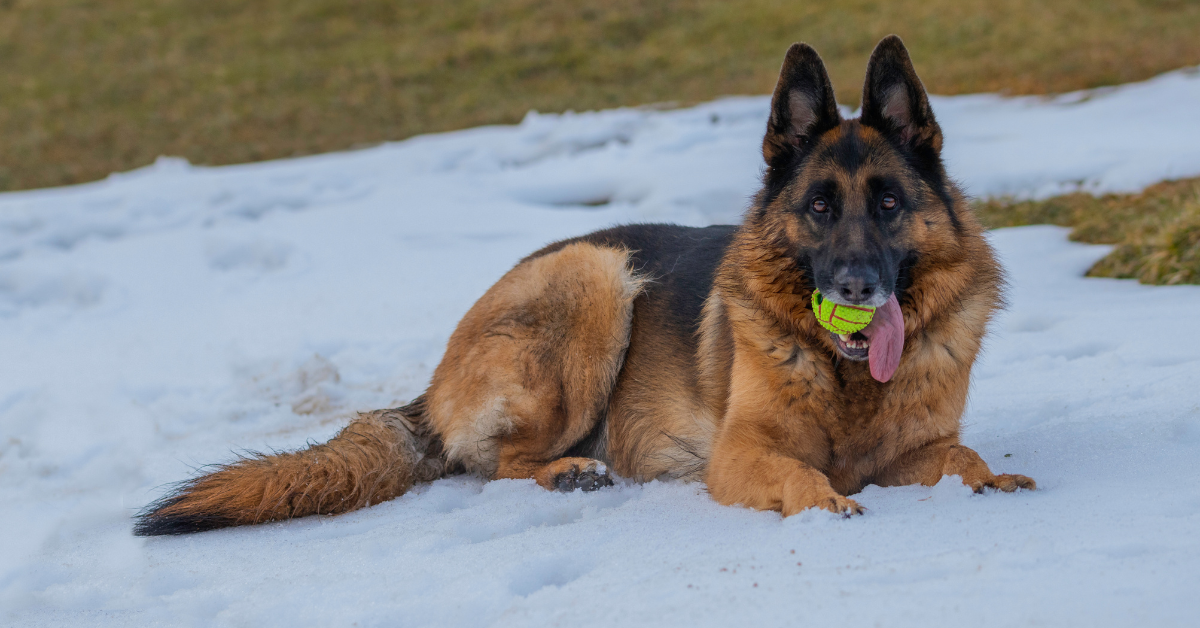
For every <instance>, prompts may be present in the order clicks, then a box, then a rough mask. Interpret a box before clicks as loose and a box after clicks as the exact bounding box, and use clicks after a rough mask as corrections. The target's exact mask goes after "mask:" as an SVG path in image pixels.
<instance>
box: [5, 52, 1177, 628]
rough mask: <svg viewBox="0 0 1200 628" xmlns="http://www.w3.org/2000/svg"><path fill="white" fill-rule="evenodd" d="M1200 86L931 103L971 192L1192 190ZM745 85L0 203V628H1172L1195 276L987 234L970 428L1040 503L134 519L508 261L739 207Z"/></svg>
mask: <svg viewBox="0 0 1200 628" xmlns="http://www.w3.org/2000/svg"><path fill="white" fill-rule="evenodd" d="M1197 103H1200V76H1198V75H1197V73H1196V71H1195V70H1188V71H1179V72H1175V73H1171V74H1168V75H1164V76H1161V77H1159V78H1156V79H1154V80H1151V81H1148V82H1145V83H1140V84H1134V85H1127V86H1122V87H1119V88H1114V89H1108V90H1102V91H1095V92H1081V93H1077V94H1069V95H1066V96H1062V97H1058V98H1053V99H1042V98H1018V99H1005V98H1001V97H998V96H991V95H978V96H965V97H953V98H935V99H934V106H935V108H936V110H937V113H938V116H939V120H940V121H941V123H942V126H943V129H944V131H945V133H946V138H947V143H946V150H945V154H946V157H947V161H948V167H949V169H950V171H951V173H952V174H953V175H954V176H956V177H959V178H960V180H961V181H962V182H963V183H964V185H965V187H966V188H967V189H969V190H970V191H971V192H972V193H974V194H979V195H997V194H1012V195H1019V196H1044V195H1047V194H1051V193H1055V192H1058V191H1062V190H1070V189H1084V190H1088V191H1096V192H1098V191H1110V190H1134V189H1138V188H1140V187H1142V186H1145V185H1147V184H1150V183H1152V182H1154V181H1157V180H1159V179H1161V178H1164V177H1180V176H1190V175H1197V174H1200V118H1197V117H1196V116H1195V115H1194V112H1195V110H1196V106H1197ZM766 110H767V100H766V99H765V98H762V97H752V98H750V97H742V98H726V99H722V100H718V101H715V102H712V103H707V104H703V105H700V106H696V107H692V108H689V109H683V110H675V111H655V110H649V109H621V110H614V111H603V112H595V113H583V114H565V115H538V114H530V115H529V116H528V117H527V118H526V119H525V120H524V122H522V123H521V124H520V125H517V126H509V127H485V128H478V129H471V130H467V131H461V132H457V133H449V134H443V135H435V136H426V137H419V138H414V139H412V140H409V141H406V142H401V143H396V144H388V145H384V146H380V147H377V148H373V149H368V150H361V151H356V152H348V153H340V154H330V155H321V156H316V157H309V158H302V159H293V160H285V161H276V162H268V163H260V164H252V165H244V166H233V167H222V168H200V167H194V166H191V165H189V164H187V163H186V162H185V161H182V160H178V159H168V158H164V159H161V160H160V161H159V162H158V163H156V164H154V165H153V166H151V167H148V168H144V169H141V170H138V171H134V172H129V173H124V174H117V175H113V176H112V177H110V178H108V179H107V180H105V181H102V182H98V183H94V184H88V185H81V186H75V187H70V188H61V189H51V190H40V191H31V192H18V193H9V194H3V195H0V356H3V358H4V359H3V361H2V362H0V503H3V504H4V508H3V509H0V530H3V534H0V622H7V623H11V624H12V625H21V626H41V625H50V626H57V625H71V626H93V625H95V626H122V625H137V626H142V625H153V624H164V625H185V626H186V625H197V626H211V625H219V626H225V625H228V626H241V625H255V626H327V625H347V626H348V625H360V626H375V625H379V626H425V625H439V626H440V625H458V626H468V625H488V624H496V625H506V626H523V625H530V626H534V625H536V626H542V625H551V624H554V625H580V624H582V625H598V624H603V625H620V626H626V625H692V626H724V625H751V624H765V625H782V624H788V625H796V624H815V623H817V622H826V623H827V622H831V621H836V622H840V623H846V624H849V625H887V626H903V625H920V626H934V625H971V626H989V625H1014V624H1030V625H1035V624H1036V625H1055V626H1057V625H1080V626H1105V625H1133V624H1137V625H1156V626H1184V625H1194V622H1195V615H1196V613H1197V611H1200V601H1198V598H1197V597H1196V594H1195V593H1196V591H1197V590H1198V589H1200V482H1197V480H1198V479H1200V473H1198V472H1197V470H1196V460H1197V459H1198V457H1200V399H1198V398H1197V397H1196V395H1195V392H1194V391H1195V390H1196V389H1197V384H1200V361H1198V360H1200V358H1198V357H1197V356H1200V335H1197V334H1194V333H1190V332H1184V333H1178V332H1174V331H1173V330H1177V329H1179V327H1180V325H1179V323H1180V321H1181V320H1189V317H1190V318H1194V316H1195V315H1194V312H1195V311H1196V310H1197V309H1200V287H1195V286H1179V287H1148V286H1141V285H1138V284H1136V283H1133V282H1129V281H1116V280H1105V279H1084V278H1083V277H1082V273H1083V272H1084V270H1085V269H1086V268H1087V267H1088V266H1089V265H1090V264H1091V263H1092V262H1093V261H1094V260H1096V259H1098V258H1100V257H1101V256H1103V255H1104V254H1105V252H1106V249H1105V247H1098V246H1087V245H1080V244H1074V243H1070V242H1068V241H1067V240H1066V232H1065V231H1064V230H1062V229H1058V228H1054V227H1028V228H1020V229H1007V230H1002V231H997V232H994V233H993V235H992V239H993V242H994V243H995V245H996V246H997V248H998V250H999V251H1000V254H1001V255H1002V257H1003V259H1004V262H1005V265H1006V266H1007V268H1008V270H1009V273H1010V279H1011V283H1012V288H1011V300H1012V306H1011V308H1010V309H1009V311H1007V312H1006V313H1005V314H1004V315H1003V316H1001V318H1000V319H999V320H998V321H997V322H996V323H995V324H994V325H993V328H992V330H993V331H992V334H991V336H990V337H989V339H988V342H987V346H986V351H985V355H984V356H983V358H982V359H981V361H980V362H979V363H978V365H977V368H976V371H975V380H974V384H973V389H972V397H971V402H970V405H969V408H968V410H967V414H966V417H965V425H966V428H965V432H964V440H965V441H966V443H967V444H968V445H970V446H972V447H974V448H975V449H977V450H978V451H979V452H980V453H981V454H982V455H983V457H984V458H985V459H986V460H987V461H988V462H989V463H990V464H991V465H992V467H993V469H995V470H996V471H997V472H1020V473H1025V474H1028V475H1030V476H1032V477H1034V478H1035V479H1037V480H1038V483H1039V490H1038V491H1036V492H1021V493H1017V494H986V495H973V494H971V492H970V491H969V490H967V489H965V488H963V487H962V486H961V485H960V484H959V483H958V482H957V480H955V479H954V478H948V479H945V480H944V481H943V482H942V483H941V484H939V485H937V486H936V487H904V488H891V489H881V488H877V487H870V488H868V489H867V490H866V491H864V492H863V493H862V494H861V495H859V496H858V497H856V499H857V500H858V501H859V502H860V503H861V504H863V505H864V506H866V507H867V508H868V509H869V510H868V512H867V514H866V515H864V516H862V517H857V518H854V519H849V520H843V519H839V518H836V517H833V516H831V515H828V514H826V513H823V512H806V513H803V514H801V515H798V516H795V517H792V518H789V519H786V520H784V519H781V518H780V517H779V515H777V514H775V513H763V512H754V511H750V510H746V509H741V508H728V507H721V506H718V505H716V504H715V503H714V502H712V500H711V499H709V498H708V497H707V495H706V494H705V493H704V491H703V487H702V486H698V485H689V484H677V483H659V482H651V483H649V484H645V485H637V484H632V483H628V482H625V483H620V484H619V485H618V486H616V487H614V488H612V489H606V490H603V491H600V492H597V493H590V494H583V493H573V494H555V493H549V492H546V491H544V490H542V489H540V488H538V487H536V486H535V485H534V484H533V483H532V482H531V481H507V480H506V481H498V482H491V483H483V482H482V481H480V480H479V479H476V478H471V477H459V478H450V479H445V480H441V481H438V482H435V483H433V484H431V485H426V486H424V487H421V488H419V489H418V490H415V491H413V492H411V493H409V494H408V495H405V496H404V497H402V498H400V499H397V500H395V501H393V502H389V503H386V504H382V505H379V506H376V507H374V508H369V509H366V510H363V511H359V512H355V513H351V514H347V515H343V516H339V517H332V518H330V517H313V518H307V519H302V520H297V521H290V522H285V523H276V524H269V525H264V526H258V527H250V528H239V529H232V530H222V531H217V532H211V533H205V534H201V535H194V536H188V537H178V538H151V539H143V538H135V537H133V536H131V535H130V526H131V519H130V517H131V515H132V513H133V512H135V511H136V510H137V509H138V508H140V507H141V506H143V505H145V504H146V503H147V502H149V501H151V500H152V499H154V498H155V497H157V496H159V495H160V494H161V490H162V489H161V485H162V484H164V483H167V482H171V481H175V480H179V479H183V478H185V477H187V476H188V475H189V474H190V473H191V472H192V467H193V466H197V465H202V464H205V463H211V462H220V461H224V460H228V459H229V458H230V457H231V455H232V454H231V451H236V450H239V449H241V448H249V449H258V450H262V449H269V448H277V449H285V448H294V447H300V446H303V445H304V444H305V443H306V442H308V441H309V440H314V441H321V440H324V439H326V438H328V437H330V436H331V435H332V434H333V433H334V432H336V430H337V429H338V428H339V427H340V425H342V424H343V422H344V421H345V419H346V417H347V416H348V415H349V414H350V413H351V412H352V411H354V410H365V409H373V408H380V407H392V406H395V405H397V404H399V403H402V402H404V401H407V400H408V399H410V398H412V397H413V396H415V395H417V394H419V393H420V392H421V390H422V389H423V386H424V384H425V383H426V381H427V380H428V377H429V375H430V373H431V370H432V368H433V366H434V365H436V363H437V361H438V359H439V357H440V354H441V351H442V348H443V346H444V343H445V341H446V339H447V337H448V336H449V333H450V331H451V330H452V328H453V326H454V324H455V323H456V322H457V319H458V317H459V316H460V315H461V314H462V313H463V312H464V311H465V310H466V309H467V308H468V307H469V306H470V305H471V303H472V301H473V300H474V299H475V298H476V297H477V296H478V295H480V294H481V293H482V292H483V291H484V290H485V289H486V288H487V287H488V286H489V285H490V284H491V283H492V282H493V281H494V280H495V279H496V278H498V277H499V276H500V275H501V274H502V273H503V272H504V271H506V270H507V269H508V268H509V267H510V266H511V265H512V264H513V263H514V262H515V261H516V260H517V259H519V258H520V257H522V256H523V255H525V254H527V253H528V252H530V251H532V250H534V249H536V248H538V247H539V246H541V245H543V244H545V243H546V242H549V241H552V240H554V239H558V238H562V237H566V236H570V235H576V234H580V233H583V232H586V231H589V230H592V229H596V228H601V227H605V226H609V225H612V224H615V223H619V222H630V221H672V222H679V223H683V224H692V225H702V224H709V223H713V222H731V221H735V220H737V218H738V215H739V214H740V212H741V210H742V208H743V207H744V206H745V203H746V200H747V199H748V197H749V196H750V195H751V194H752V193H753V192H754V190H755V188H756V186H757V178H758V176H759V171H760V161H761V160H760V157H759V154H758V151H759V146H760V141H761V133H762V130H763V127H764V120H765V116H766Z"/></svg>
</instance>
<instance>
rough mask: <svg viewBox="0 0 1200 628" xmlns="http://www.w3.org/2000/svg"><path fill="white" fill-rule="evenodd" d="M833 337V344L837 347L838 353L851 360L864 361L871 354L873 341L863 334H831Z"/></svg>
mask: <svg viewBox="0 0 1200 628" xmlns="http://www.w3.org/2000/svg"><path fill="white" fill-rule="evenodd" d="M830 335H832V336H833V343H834V344H835V345H837V350H838V353H840V354H842V357H845V358H847V359H850V360H855V361H862V360H866V359H867V356H868V355H869V354H870V349H871V340H870V339H869V338H867V337H866V336H864V335H863V333H862V332H858V331H856V332H854V333H852V334H830Z"/></svg>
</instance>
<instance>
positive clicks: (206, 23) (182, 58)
mask: <svg viewBox="0 0 1200 628" xmlns="http://www.w3.org/2000/svg"><path fill="white" fill-rule="evenodd" d="M891 32H896V33H899V34H900V35H901V36H902V37H904V38H905V41H906V42H907V43H908V44H909V46H910V48H911V51H912V54H913V58H914V60H915V62H916V64H917V68H918V70H919V72H920V73H921V75H922V77H923V78H924V79H925V81H926V83H927V85H928V87H929V88H930V89H931V90H932V91H934V92H937V93H942V94H954V93H965V92H978V91H1001V92H1008V93H1013V94H1026V93H1049V92H1062V91H1068V90H1073V89H1079V88H1085V87H1095V86H1100V85H1109V84H1115V83H1122V82H1127V81H1133V80H1138V79H1144V78H1148V77H1150V76H1153V75H1154V74H1157V73H1160V72H1163V71H1166V70H1171V69H1174V68H1177V67H1181V66H1185V65H1194V64H1197V63H1200V37H1197V33H1198V32H1200V2H1197V1H1196V0H1111V1H1096V0H1056V1H1055V2H1045V1H1043V0H1036V1H1035V0H894V1H890V2H885V1H868V0H838V1H834V0H812V1H807V2H805V1H803V0H788V1H775V0H755V1H747V2H715V1H709V0H686V1H685V0H660V1H656V2H634V1H632V0H605V1H603V2H594V1H582V0H576V1H565V0H488V1H483V0H461V1H457V2H454V1H446V0H439V1H431V0H405V1H398V0H390V1H386V2H385V1H383V0H287V1H284V0H257V1H255V0H251V1H247V0H240V1H233V0H156V1H155V2H145V1H133V0H103V1H101V0H0V189H20V188H30V187H40V186H49V185H60V184H66V183H75V182H81V181H87V180H91V179H96V178H99V177H103V176H104V175H106V174H108V173H109V172H113V171H119V170H127V169H130V168H134V167H137V166H142V165H145V164H147V163H150V162H152V161H153V160H154V158H155V157H156V156H158V155H161V154H166V155H182V156H184V157H186V158H188V159H189V160H191V161H192V162H193V163H203V164H224V163H234V162H245V161H255V160H261V159H268V158H276V157H284V156H290V155H302V154H309V153H316V152H323V151H329V150H338V149H346V148H351V147H354V146H358V145H363V144H370V143H376V142H380V141H384V140H397V139H402V138H404V137H408V136H411V135H414V134H417V133H425V132H431V131H444V130H449V129H456V128H464V127H469V126H474V125H479V124H486V123H503V122H515V121H517V120H519V119H520V118H521V116H523V115H524V114H525V112H526V111H528V110H530V109H537V110H540V111H563V110H567V109H574V110H585V109H597V108H605V107H613V106H618V105H636V104H644V103H656V102H667V101H670V102H677V103H691V102H697V101H702V100H707V99H711V98H713V97H716V96H720V95H725V94H765V93H769V92H770V90H771V88H772V87H773V84H774V81H775V75H776V72H777V71H778V68H779V63H780V60H781V58H782V55H783V51H784V50H785V49H786V48H787V46H788V44H790V43H791V42H793V41H797V40H804V41H808V42H809V43H811V44H813V45H814V46H816V47H817V49H818V50H819V51H820V52H821V54H822V55H824V57H825V59H826V61H827V63H828V65H829V68H830V72H831V74H832V76H833V79H834V82H835V85H836V87H837V89H838V92H839V98H840V100H841V101H842V102H845V103H847V104H854V103H856V102H857V100H858V93H859V90H860V85H861V81H862V74H863V69H864V64H865V62H866V59H867V56H868V54H869V53H870V50H871V48H872V47H873V46H874V44H875V42H877V41H878V40H879V38H880V37H882V36H883V35H885V34H887V33H891Z"/></svg>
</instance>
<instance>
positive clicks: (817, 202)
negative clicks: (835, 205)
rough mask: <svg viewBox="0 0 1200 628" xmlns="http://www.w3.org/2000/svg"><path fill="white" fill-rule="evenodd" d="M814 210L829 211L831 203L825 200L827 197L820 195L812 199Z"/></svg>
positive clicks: (819, 212)
mask: <svg viewBox="0 0 1200 628" xmlns="http://www.w3.org/2000/svg"><path fill="white" fill-rule="evenodd" d="M812 210H813V211H815V212H817V213H818V214H824V213H825V212H827V211H829V204H828V203H826V202H825V199H823V198H821V197H820V196H818V197H817V198H814V199H813V201H812Z"/></svg>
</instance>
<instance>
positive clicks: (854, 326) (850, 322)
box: [812, 290, 875, 334]
mask: <svg viewBox="0 0 1200 628" xmlns="http://www.w3.org/2000/svg"><path fill="white" fill-rule="evenodd" d="M812 307H813V314H816V315H817V322H818V323H820V324H821V327H824V328H825V329H828V330H829V331H831V332H833V333H835V334H853V333H854V332H856V331H859V330H860V329H862V328H864V327H866V326H867V325H868V324H869V323H870V322H871V318H872V317H873V316H875V308H873V307H866V306H863V305H839V304H837V303H834V302H833V301H830V300H829V299H826V298H825V297H824V296H822V295H821V291H820V290H813V296H812Z"/></svg>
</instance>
